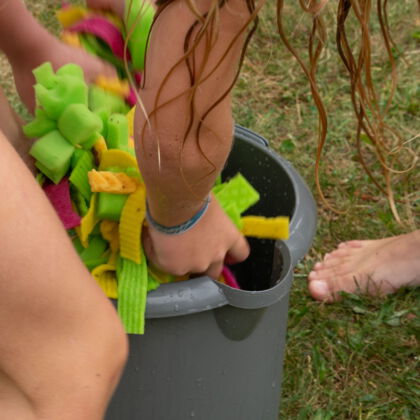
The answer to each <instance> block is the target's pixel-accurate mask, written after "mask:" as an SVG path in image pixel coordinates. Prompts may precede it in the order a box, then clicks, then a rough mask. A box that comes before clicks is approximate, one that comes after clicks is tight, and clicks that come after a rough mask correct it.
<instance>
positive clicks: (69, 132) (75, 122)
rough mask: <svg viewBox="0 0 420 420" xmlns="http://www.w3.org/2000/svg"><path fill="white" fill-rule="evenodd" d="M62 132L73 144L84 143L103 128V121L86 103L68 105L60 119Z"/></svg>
mask: <svg viewBox="0 0 420 420" xmlns="http://www.w3.org/2000/svg"><path fill="white" fill-rule="evenodd" d="M58 129H59V130H60V132H61V134H62V135H63V136H64V137H65V138H66V139H67V140H68V141H69V142H70V143H72V144H73V145H76V144H79V143H83V142H84V141H86V140H87V139H88V138H89V137H90V136H91V135H92V134H93V133H94V132H96V131H101V130H102V121H101V119H100V118H99V117H98V116H97V115H95V114H94V113H93V112H92V111H90V110H89V108H88V107H87V106H86V105H85V104H70V105H68V106H67V107H66V108H65V109H64V111H63V113H62V114H61V116H60V118H59V120H58Z"/></svg>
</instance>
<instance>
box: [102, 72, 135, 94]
mask: <svg viewBox="0 0 420 420" xmlns="http://www.w3.org/2000/svg"><path fill="white" fill-rule="evenodd" d="M95 85H97V86H99V87H100V88H102V89H103V90H106V91H108V92H112V93H115V94H116V95H118V96H122V97H123V98H125V97H126V96H128V95H129V94H130V85H129V84H128V82H127V81H126V80H120V79H119V78H118V77H112V78H111V77H106V76H102V75H100V76H98V77H97V78H96V80H95Z"/></svg>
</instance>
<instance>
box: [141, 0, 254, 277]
mask: <svg viewBox="0 0 420 420" xmlns="http://www.w3.org/2000/svg"><path fill="white" fill-rule="evenodd" d="M196 4H197V5H198V6H199V7H201V8H202V10H208V8H209V5H210V1H208V0H205V1H202V2H197V3H196ZM248 19H249V12H248V10H247V8H246V2H244V1H241V0H230V1H228V2H227V4H226V5H225V7H223V8H222V9H221V10H220V27H219V34H218V39H217V42H216V46H215V47H214V49H213V51H212V53H211V55H210V57H209V60H208V62H207V64H206V65H205V68H204V73H205V74H208V73H209V72H210V69H212V68H213V67H214V66H215V64H216V63H217V62H218V60H219V59H220V58H221V57H222V56H223V54H224V52H225V51H226V49H227V48H228V45H229V44H230V43H231V41H232V40H233V39H234V37H235V35H236V34H237V33H238V32H239V31H240V29H241V27H243V26H244V25H245V23H246V22H247V20H248ZM194 21H195V17H194V15H193V14H192V12H191V11H190V10H189V8H188V6H187V3H186V2H185V1H183V0H175V1H173V2H172V3H171V4H170V5H169V6H168V7H167V8H166V9H165V10H164V12H163V13H162V14H161V15H160V17H159V18H158V19H157V21H156V23H155V26H154V27H153V29H152V34H151V39H150V46H149V49H148V55H147V63H146V78H145V87H144V89H142V90H141V91H140V95H141V98H142V101H143V103H144V105H145V108H146V110H147V113H148V114H150V113H151V111H152V110H153V109H154V108H155V100H156V97H157V95H158V92H159V88H160V86H161V84H162V81H163V80H164V78H165V77H166V75H167V74H168V72H169V71H170V69H171V68H172V67H173V65H174V64H175V63H177V62H178V61H179V60H180V59H181V57H182V56H183V55H184V51H183V46H184V39H185V36H186V34H187V31H188V30H189V28H190V27H191V25H192V24H193V22H194ZM243 42H244V37H243V36H241V37H240V38H239V40H237V42H236V43H235V45H234V48H233V49H232V50H231V52H230V53H229V54H228V55H227V56H226V57H225V59H224V61H223V62H222V65H221V66H220V67H219V68H218V70H217V71H216V72H214V74H212V76H211V77H209V78H208V80H207V81H205V82H204V83H203V84H202V85H201V86H200V87H199V95H198V96H197V102H196V105H195V106H196V113H195V116H194V120H193V122H192V127H193V129H192V130H191V132H190V134H189V135H188V136H187V138H186V141H185V145H184V149H183V152H182V162H180V150H181V148H182V138H183V134H184V132H185V129H186V126H187V123H188V118H189V116H190V103H189V101H188V97H189V92H187V91H188V88H189V86H190V80H189V76H188V73H187V67H186V65H185V62H183V63H182V64H181V65H180V66H179V67H177V69H176V70H175V71H174V72H173V73H172V75H171V76H170V77H169V78H168V81H167V83H166V85H165V87H164V89H163V90H162V95H161V98H160V103H163V102H165V101H167V100H170V99H172V98H173V97H175V96H177V95H179V94H182V93H183V92H186V93H184V94H183V95H182V96H181V97H180V98H178V99H176V100H175V101H173V102H171V103H170V104H167V105H165V106H164V107H163V108H162V109H160V110H159V111H158V112H157V114H156V118H155V117H154V116H153V115H152V116H151V118H150V123H151V127H152V130H150V129H149V128H148V126H147V125H146V128H145V130H144V132H143V131H142V130H143V127H144V126H145V124H146V120H145V117H144V115H143V114H142V112H141V108H140V106H137V108H136V109H137V115H136V148H137V155H138V160H139V164H140V166H141V171H142V173H143V176H144V179H145V182H146V186H147V191H148V204H149V207H150V212H151V215H152V217H153V218H154V219H155V220H156V221H157V222H159V223H160V224H162V225H165V226H174V225H178V224H180V223H182V222H184V221H186V220H188V219H189V218H191V217H192V216H193V215H194V214H196V213H197V211H199V209H200V208H201V207H202V206H203V203H204V200H205V199H206V198H207V196H208V194H209V191H210V189H211V187H212V186H213V184H214V181H215V179H216V177H217V176H218V175H219V173H220V171H221V169H222V167H223V165H224V164H225V161H226V158H227V156H228V153H229V151H230V149H231V145H232V138H233V120H232V113H231V98H230V94H229V95H227V97H226V98H225V99H224V100H222V101H221V102H220V103H219V104H218V105H217V106H216V107H215V108H214V110H213V111H212V112H211V113H210V114H209V115H208V117H207V118H206V119H205V124H204V127H203V130H202V132H201V136H200V145H199V146H198V144H197V141H196V137H195V128H196V127H197V124H198V122H199V118H200V116H201V115H203V114H204V112H205V110H207V109H208V108H209V107H210V106H212V104H214V103H215V102H216V101H217V100H218V98H219V97H220V96H221V95H222V94H223V93H224V92H225V91H226V90H227V89H228V87H229V86H230V84H231V83H232V80H233V78H234V74H235V72H236V69H237V65H238V61H239V57H240V52H241V49H242V46H243ZM196 54H197V56H196V63H200V61H202V60H203V54H204V45H203V43H201V44H200V46H199V47H198V49H197V52H196ZM198 66H199V64H197V67H198ZM142 133H144V136H142ZM158 142H159V145H160V168H159V163H158V162H159V153H158V146H157V145H158ZM200 148H201V151H200ZM202 152H203V153H204V155H205V156H206V158H205V157H203V154H202ZM207 159H208V160H207ZM209 161H210V162H212V164H209ZM181 167H182V169H183V172H181V170H180V168H181ZM145 248H146V251H147V252H148V254H149V256H151V258H152V259H153V260H154V261H155V263H157V264H158V265H159V266H160V267H161V268H163V269H165V270H167V271H169V272H171V273H175V274H184V273H185V272H205V273H206V274H209V275H211V276H212V277H217V276H218V275H219V274H220V271H221V269H222V265H223V260H224V259H225V256H226V255H227V256H228V258H230V259H231V260H235V261H241V260H243V259H245V258H246V257H247V255H248V252H249V250H248V245H247V243H246V241H245V239H244V238H243V237H242V236H241V235H240V233H239V232H238V230H237V229H236V228H235V227H234V226H233V224H232V223H231V222H230V220H229V219H228V218H227V217H226V216H225V215H224V213H223V212H222V211H221V209H220V206H219V205H218V203H217V202H216V200H215V199H214V198H212V200H211V203H210V206H209V208H208V210H207V212H206V213H205V215H204V217H203V218H202V219H201V220H200V222H199V223H198V224H197V225H196V226H195V227H194V228H193V229H191V230H189V231H188V232H186V233H184V234H182V235H172V236H170V235H165V234H162V233H160V232H157V231H156V230H155V229H154V228H153V227H150V228H149V236H148V237H146V240H145Z"/></svg>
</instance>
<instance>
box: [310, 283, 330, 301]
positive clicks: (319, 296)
mask: <svg viewBox="0 0 420 420" xmlns="http://www.w3.org/2000/svg"><path fill="white" fill-rule="evenodd" d="M308 287H309V292H310V294H311V296H312V297H313V298H314V299H316V300H319V301H322V302H332V301H333V299H332V295H331V292H330V288H329V286H328V283H327V282H326V281H323V280H313V281H311V282H310V283H309V286H308Z"/></svg>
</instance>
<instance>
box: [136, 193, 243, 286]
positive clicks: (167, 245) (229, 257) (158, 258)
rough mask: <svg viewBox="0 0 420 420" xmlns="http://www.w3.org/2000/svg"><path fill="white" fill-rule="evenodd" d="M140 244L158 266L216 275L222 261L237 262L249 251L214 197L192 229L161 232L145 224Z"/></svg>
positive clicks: (173, 271)
mask: <svg viewBox="0 0 420 420" xmlns="http://www.w3.org/2000/svg"><path fill="white" fill-rule="evenodd" d="M143 246H144V249H145V252H146V255H147V256H148V258H149V259H150V260H151V261H152V262H153V263H154V264H155V265H156V266H157V267H158V268H160V269H161V270H163V271H165V272H167V273H170V274H174V275H178V276H181V275H184V274H188V273H196V274H205V275H208V276H209V277H212V278H214V279H217V278H218V277H219V275H220V273H221V271H222V268H223V264H224V262H225V261H227V262H228V263H229V264H232V263H238V262H241V261H243V260H245V259H246V258H247V257H248V255H249V245H248V243H247V241H246V239H245V238H244V237H243V236H242V235H241V233H240V232H239V231H238V229H237V228H236V227H235V225H234V224H233V223H232V222H231V221H230V219H229V218H228V217H227V216H226V214H225V213H224V211H223V209H222V208H221V207H220V205H219V203H218V202H217V200H216V199H215V198H214V197H212V200H211V202H210V204H209V207H208V209H207V211H206V213H205V214H204V216H203V217H202V218H201V219H200V221H199V222H198V223H197V225H195V226H194V227H193V228H192V229H190V230H188V231H187V232H185V233H182V234H180V235H165V234H163V233H161V232H158V231H156V230H155V229H154V228H153V227H152V226H149V227H148V229H145V230H144V231H143Z"/></svg>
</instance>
